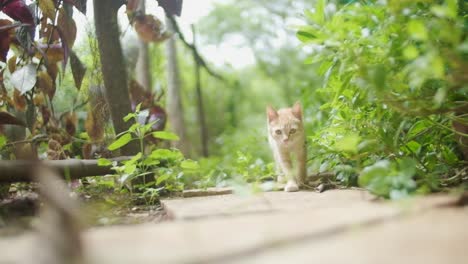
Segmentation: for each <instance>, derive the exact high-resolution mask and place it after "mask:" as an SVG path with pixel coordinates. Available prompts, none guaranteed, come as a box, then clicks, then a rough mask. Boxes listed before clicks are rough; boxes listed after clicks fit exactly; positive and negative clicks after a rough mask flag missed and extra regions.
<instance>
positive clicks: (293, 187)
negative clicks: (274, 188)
mask: <svg viewBox="0 0 468 264" xmlns="http://www.w3.org/2000/svg"><path fill="white" fill-rule="evenodd" d="M279 158H280V165H281V168H282V169H283V172H284V175H285V177H286V179H287V180H288V182H287V183H286V186H285V187H284V191H286V192H297V191H299V185H298V184H297V182H296V179H295V177H294V175H293V169H292V162H291V156H290V155H289V153H281V152H280V155H279Z"/></svg>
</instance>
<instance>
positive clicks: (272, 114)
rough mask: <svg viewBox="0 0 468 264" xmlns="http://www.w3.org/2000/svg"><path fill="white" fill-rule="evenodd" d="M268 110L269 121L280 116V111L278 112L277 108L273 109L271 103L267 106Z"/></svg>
mask: <svg viewBox="0 0 468 264" xmlns="http://www.w3.org/2000/svg"><path fill="white" fill-rule="evenodd" d="M266 112H267V117H268V121H272V120H274V119H276V118H278V112H276V110H275V109H273V107H271V106H269V105H268V106H267V108H266Z"/></svg>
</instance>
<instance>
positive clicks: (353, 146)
mask: <svg viewBox="0 0 468 264" xmlns="http://www.w3.org/2000/svg"><path fill="white" fill-rule="evenodd" d="M360 141H361V137H360V136H359V134H357V133H352V134H348V135H345V136H344V137H343V138H341V139H339V140H337V141H336V143H335V145H334V148H335V149H336V150H338V151H344V152H349V153H357V151H358V144H359V142H360Z"/></svg>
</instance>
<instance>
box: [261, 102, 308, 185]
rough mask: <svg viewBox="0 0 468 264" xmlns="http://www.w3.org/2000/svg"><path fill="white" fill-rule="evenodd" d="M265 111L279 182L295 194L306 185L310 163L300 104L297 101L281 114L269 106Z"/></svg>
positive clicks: (281, 110) (280, 111)
mask: <svg viewBox="0 0 468 264" xmlns="http://www.w3.org/2000/svg"><path fill="white" fill-rule="evenodd" d="M266 110H267V117H268V118H267V119H268V142H269V143H270V147H271V150H272V152H273V157H274V158H275V163H276V170H277V173H278V182H281V183H282V182H286V186H285V187H284V190H285V191H286V192H296V191H298V190H299V187H300V186H301V185H302V184H303V183H304V180H305V176H306V160H307V159H306V155H307V153H306V147H305V133H304V126H303V124H302V110H301V105H300V104H299V102H297V103H295V104H294V106H293V107H291V108H283V109H279V110H278V111H276V110H275V109H273V108H272V107H271V106H267V109H266ZM293 158H295V161H296V162H295V164H293ZM293 165H295V167H296V168H294V166H293Z"/></svg>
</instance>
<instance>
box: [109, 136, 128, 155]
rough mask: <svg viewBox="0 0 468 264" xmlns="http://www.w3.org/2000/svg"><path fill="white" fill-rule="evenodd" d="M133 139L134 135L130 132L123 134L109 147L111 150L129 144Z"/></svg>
mask: <svg viewBox="0 0 468 264" xmlns="http://www.w3.org/2000/svg"><path fill="white" fill-rule="evenodd" d="M131 140H132V135H130V133H126V134H123V135H122V136H121V137H120V138H118V139H117V140H116V141H114V142H112V144H110V145H109V147H107V148H108V149H109V150H111V151H112V150H116V149H119V148H121V147H123V146H125V145H127V144H128V142H130V141H131Z"/></svg>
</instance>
